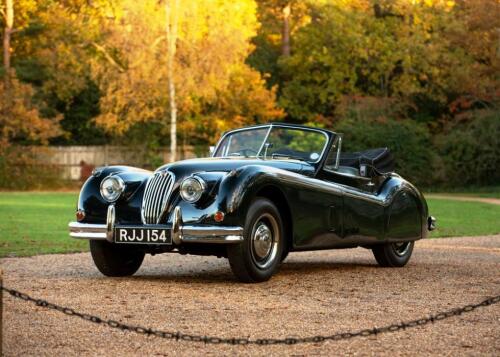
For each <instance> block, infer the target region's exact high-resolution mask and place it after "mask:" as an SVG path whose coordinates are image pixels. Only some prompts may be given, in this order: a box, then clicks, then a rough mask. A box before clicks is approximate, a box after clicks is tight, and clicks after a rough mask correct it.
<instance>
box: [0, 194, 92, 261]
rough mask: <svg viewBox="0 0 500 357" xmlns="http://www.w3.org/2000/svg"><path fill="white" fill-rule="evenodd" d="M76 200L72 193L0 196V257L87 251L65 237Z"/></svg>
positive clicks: (73, 215)
mask: <svg viewBox="0 0 500 357" xmlns="http://www.w3.org/2000/svg"><path fill="white" fill-rule="evenodd" d="M77 199H78V194H77V193H75V192H0V256H2V257H5V256H29V255H36V254H47V253H70V252H81V251H85V250H87V249H88V243H87V242H86V241H79V240H76V239H70V238H69V236H68V222H69V221H71V220H74V217H75V207H76V201H77Z"/></svg>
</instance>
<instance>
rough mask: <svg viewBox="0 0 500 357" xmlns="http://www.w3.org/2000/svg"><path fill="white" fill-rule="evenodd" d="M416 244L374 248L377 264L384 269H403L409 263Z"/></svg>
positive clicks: (396, 244)
mask: <svg viewBox="0 0 500 357" xmlns="http://www.w3.org/2000/svg"><path fill="white" fill-rule="evenodd" d="M414 245H415V242H402V243H387V244H381V245H377V246H375V247H373V248H372V251H373V255H374V256H375V259H376V260H377V263H378V264H379V265H380V266H382V267H403V266H405V265H406V263H408V261H409V260H410V258H411V253H412V252H413V246H414Z"/></svg>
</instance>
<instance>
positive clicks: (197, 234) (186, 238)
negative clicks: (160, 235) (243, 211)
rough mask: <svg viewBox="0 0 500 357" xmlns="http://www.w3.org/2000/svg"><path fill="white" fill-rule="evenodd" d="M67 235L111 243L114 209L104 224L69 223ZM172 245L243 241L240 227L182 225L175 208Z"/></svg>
mask: <svg viewBox="0 0 500 357" xmlns="http://www.w3.org/2000/svg"><path fill="white" fill-rule="evenodd" d="M68 226H69V235H70V237H72V238H76V239H91V240H107V241H109V242H113V241H114V239H113V234H114V228H115V207H114V206H113V205H110V206H109V207H108V215H107V219H106V224H94V223H80V222H70V223H69V225H68ZM170 232H171V235H172V241H173V243H175V244H177V245H179V244H181V243H217V244H221V243H222V244H227V243H238V242H241V241H242V240H243V228H242V227H227V226H211V225H184V224H183V222H182V213H181V208H180V207H175V209H174V215H173V219H172V225H171V228H170Z"/></svg>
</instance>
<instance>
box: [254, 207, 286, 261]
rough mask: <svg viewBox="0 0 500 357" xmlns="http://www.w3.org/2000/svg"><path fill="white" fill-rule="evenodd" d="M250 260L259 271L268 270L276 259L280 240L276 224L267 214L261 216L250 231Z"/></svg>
mask: <svg viewBox="0 0 500 357" xmlns="http://www.w3.org/2000/svg"><path fill="white" fill-rule="evenodd" d="M251 239H252V242H251V243H252V246H251V252H252V260H253V261H254V263H255V265H257V266H258V267H259V268H261V269H266V268H268V267H269V266H270V265H271V264H273V262H274V261H275V259H276V256H277V252H278V242H279V240H280V236H279V229H278V222H276V219H275V218H274V217H273V216H272V215H271V214H269V213H264V214H262V215H261V216H260V217H259V218H258V219H257V220H256V221H255V224H254V226H253V229H252V236H251Z"/></svg>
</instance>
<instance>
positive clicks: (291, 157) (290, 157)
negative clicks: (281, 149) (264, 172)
mask: <svg viewBox="0 0 500 357" xmlns="http://www.w3.org/2000/svg"><path fill="white" fill-rule="evenodd" d="M271 157H272V158H273V159H274V158H275V157H281V158H284V159H292V160H299V161H304V162H308V161H307V160H306V159H304V158H303V157H300V156H294V155H289V154H277V153H274V154H272V155H271Z"/></svg>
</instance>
